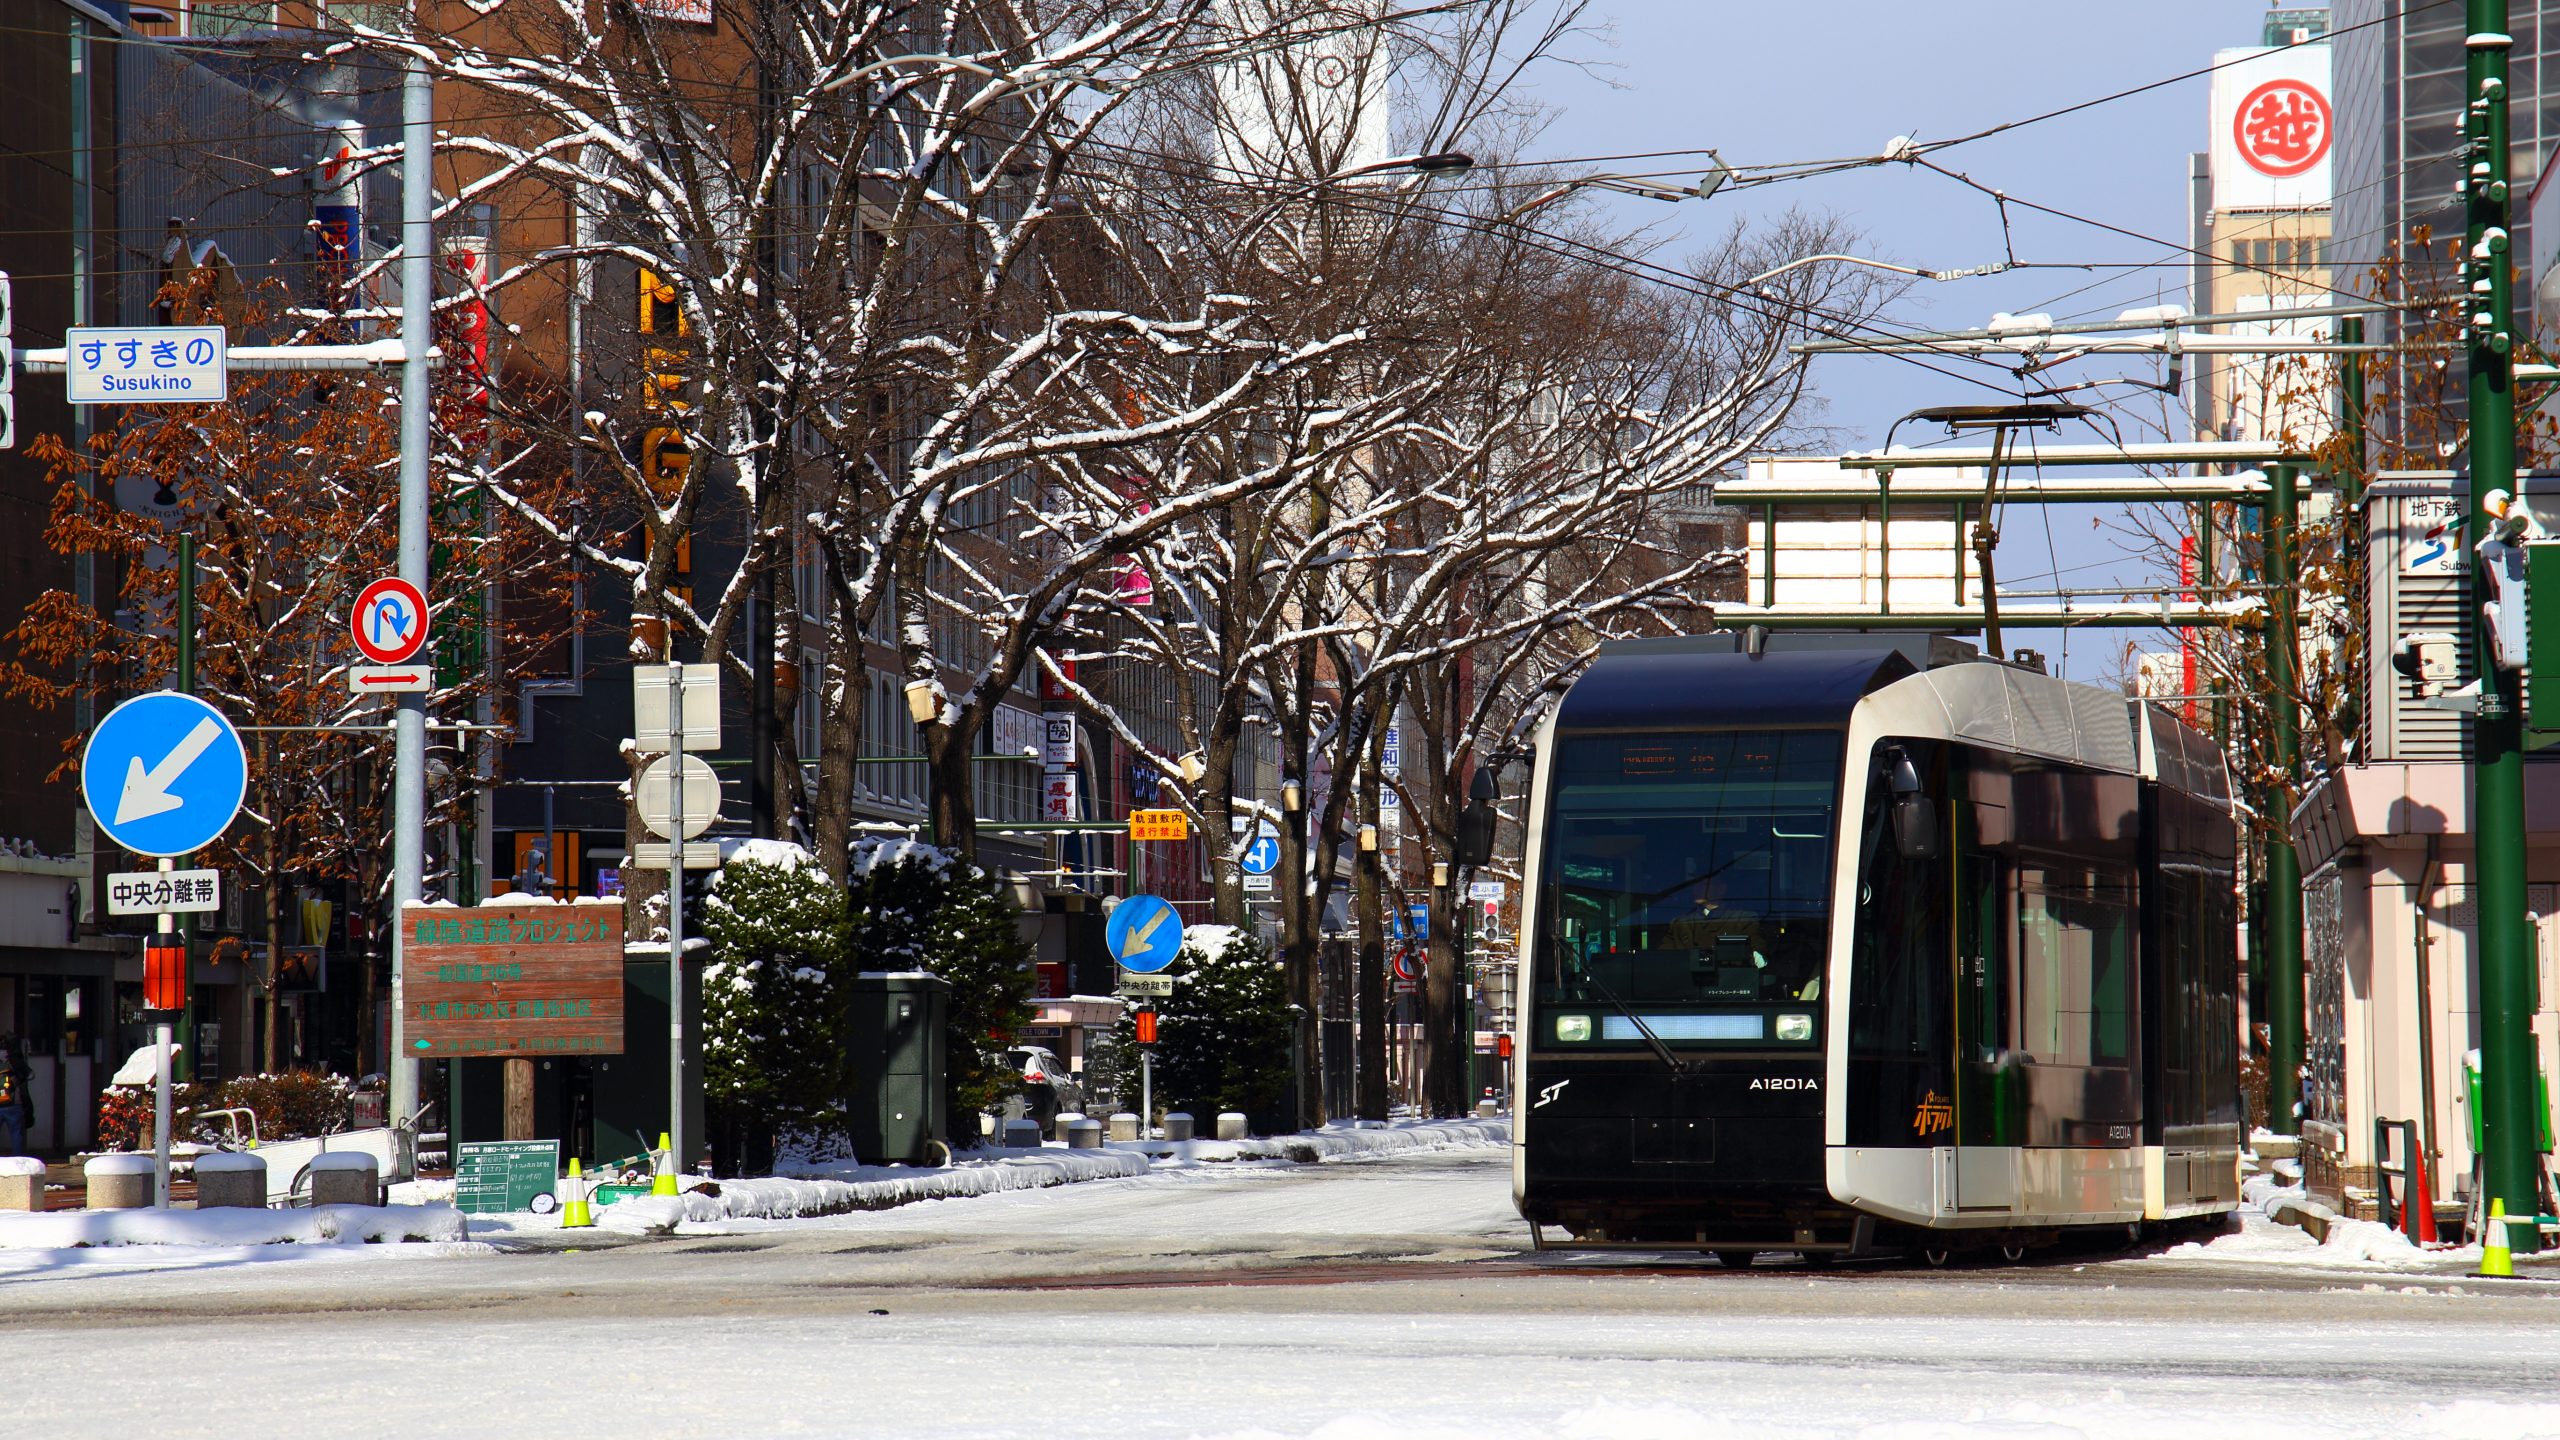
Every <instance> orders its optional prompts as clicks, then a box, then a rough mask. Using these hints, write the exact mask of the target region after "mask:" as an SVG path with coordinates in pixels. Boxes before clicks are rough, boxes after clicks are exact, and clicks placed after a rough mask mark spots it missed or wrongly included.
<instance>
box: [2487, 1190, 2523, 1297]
mask: <svg viewBox="0 0 2560 1440" xmlns="http://www.w3.org/2000/svg"><path fill="white" fill-rule="evenodd" d="M2515 1273H2516V1257H2515V1252H2514V1251H2512V1250H2510V1249H2508V1248H2507V1202H2506V1201H2504V1200H2492V1201H2490V1202H2489V1229H2488V1233H2487V1234H2485V1235H2482V1236H2481V1237H2480V1278H2481V1279H2483V1280H2512V1279H2514V1278H2515Z"/></svg>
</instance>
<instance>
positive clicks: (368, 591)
mask: <svg viewBox="0 0 2560 1440" xmlns="http://www.w3.org/2000/svg"><path fill="white" fill-rule="evenodd" d="M348 621H349V626H350V628H351V629H352V631H353V632H354V635H355V642H356V649H357V650H359V651H361V652H362V653H363V655H364V658H366V659H367V660H370V661H372V662H373V663H374V664H376V665H398V664H401V663H403V662H405V661H407V660H408V659H409V658H410V657H411V656H413V655H415V654H417V653H418V652H419V651H420V650H423V649H425V648H426V644H427V597H426V595H425V594H424V593H422V592H421V591H420V590H419V589H418V587H417V586H415V585H412V584H410V583H409V582H408V581H406V580H403V579H401V578H400V577H398V576H396V575H386V576H384V577H383V578H381V579H379V580H376V581H374V582H373V583H372V584H370V585H367V586H366V587H364V590H363V592H362V593H360V594H358V595H357V596H356V608H355V613H354V614H352V615H350V616H349V617H348Z"/></svg>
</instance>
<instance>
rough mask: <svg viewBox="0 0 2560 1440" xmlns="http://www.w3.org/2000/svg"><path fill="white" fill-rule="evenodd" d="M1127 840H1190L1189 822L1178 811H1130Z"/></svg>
mask: <svg viewBox="0 0 2560 1440" xmlns="http://www.w3.org/2000/svg"><path fill="white" fill-rule="evenodd" d="M1129 838H1130V839H1132V840H1188V839H1190V838H1191V821H1190V820H1189V819H1188V818H1187V817H1186V816H1184V815H1183V813H1182V812H1181V811H1179V810H1132V811H1130V812H1129Z"/></svg>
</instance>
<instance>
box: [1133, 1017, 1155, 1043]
mask: <svg viewBox="0 0 2560 1440" xmlns="http://www.w3.org/2000/svg"><path fill="white" fill-rule="evenodd" d="M1132 1018H1134V1019H1135V1020H1136V1021H1137V1023H1138V1043H1139V1044H1141V1045H1153V1044H1154V1043H1156V1012H1154V1011H1153V1010H1141V1011H1139V1012H1138V1013H1137V1014H1136V1015H1135V1016H1134V1017H1132Z"/></svg>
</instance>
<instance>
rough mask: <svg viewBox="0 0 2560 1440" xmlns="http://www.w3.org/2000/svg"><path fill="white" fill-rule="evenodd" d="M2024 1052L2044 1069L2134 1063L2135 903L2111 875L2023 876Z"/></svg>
mask: <svg viewBox="0 0 2560 1440" xmlns="http://www.w3.org/2000/svg"><path fill="white" fill-rule="evenodd" d="M2017 914H2018V949H2017V957H2018V961H2017V963H2018V979H2019V986H2018V989H2019V997H2018V998H2019V1006H2018V1028H2019V1036H2018V1041H2019V1044H2018V1048H2019V1049H2020V1050H2022V1051H2024V1052H2025V1053H2026V1055H2027V1056H2028V1057H2030V1058H2032V1059H2033V1060H2035V1061H2036V1062H2037V1063H2038V1064H2043V1065H2076V1066H2084V1067H2087V1066H2096V1067H2106V1068H2118V1067H2122V1066H2126V1065H2129V1064H2131V1063H2132V1058H2133V1041H2134V1026H2133V1015H2134V1008H2133V902H2132V895H2131V888H2130V887H2129V886H2128V885H2126V884H2125V883H2124V882H2123V880H2122V879H2121V878H2118V877H2116V876H2114V875H2113V874H2112V873H2111V872H2107V871H2097V870H2081V869H2072V868H2058V867H2048V866H2035V865H2028V866H2022V867H2020V870H2019V874H2018V910H2017Z"/></svg>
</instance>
